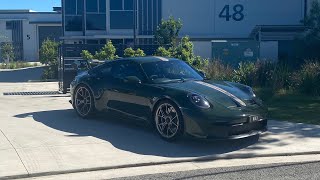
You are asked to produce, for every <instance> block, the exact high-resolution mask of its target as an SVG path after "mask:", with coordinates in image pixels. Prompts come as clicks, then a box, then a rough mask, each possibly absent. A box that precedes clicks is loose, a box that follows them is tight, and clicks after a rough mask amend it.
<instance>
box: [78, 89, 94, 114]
mask: <svg viewBox="0 0 320 180" xmlns="http://www.w3.org/2000/svg"><path fill="white" fill-rule="evenodd" d="M74 92H75V95H74V101H73V107H74V109H75V111H76V112H77V114H78V115H79V116H80V117H82V118H84V119H87V118H90V117H91V116H92V115H93V113H94V112H95V106H94V98H93V95H92V93H91V91H90V89H89V88H88V87H87V86H85V85H79V86H78V87H77V88H76V90H75V91H74Z"/></svg>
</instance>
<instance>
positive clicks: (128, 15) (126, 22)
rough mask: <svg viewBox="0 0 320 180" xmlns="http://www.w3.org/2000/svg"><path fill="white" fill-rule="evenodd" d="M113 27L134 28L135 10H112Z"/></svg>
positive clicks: (111, 23) (111, 21) (111, 25)
mask: <svg viewBox="0 0 320 180" xmlns="http://www.w3.org/2000/svg"><path fill="white" fill-rule="evenodd" d="M110 28H111V29H132V28H133V12H132V11H111V12H110Z"/></svg>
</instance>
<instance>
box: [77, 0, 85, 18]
mask: <svg viewBox="0 0 320 180" xmlns="http://www.w3.org/2000/svg"><path fill="white" fill-rule="evenodd" d="M83 9H84V1H83V0H77V14H78V15H82V14H83Z"/></svg>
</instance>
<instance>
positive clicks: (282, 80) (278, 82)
mask: <svg viewBox="0 0 320 180" xmlns="http://www.w3.org/2000/svg"><path fill="white" fill-rule="evenodd" d="M291 79H292V70H291V69H290V68H289V67H288V65H286V64H281V63H278V64H277V65H276V67H275V69H274V71H273V73H272V80H271V81H272V82H271V87H272V88H273V90H275V91H278V90H281V89H286V90H288V89H290V88H292V81H291Z"/></svg>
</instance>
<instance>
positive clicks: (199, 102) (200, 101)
mask: <svg viewBox="0 0 320 180" xmlns="http://www.w3.org/2000/svg"><path fill="white" fill-rule="evenodd" d="M188 97H189V99H190V101H191V102H192V103H193V104H194V105H196V106H198V107H200V108H203V109H208V108H210V103H209V102H208V101H207V100H206V99H205V98H204V97H202V96H199V95H197V94H190V95H189V96H188Z"/></svg>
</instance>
